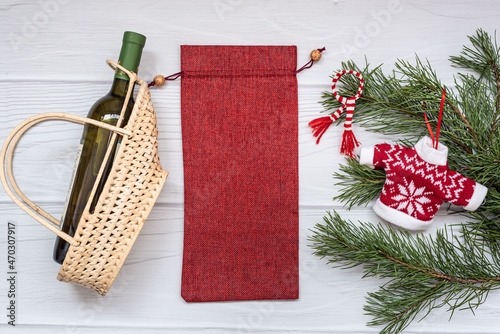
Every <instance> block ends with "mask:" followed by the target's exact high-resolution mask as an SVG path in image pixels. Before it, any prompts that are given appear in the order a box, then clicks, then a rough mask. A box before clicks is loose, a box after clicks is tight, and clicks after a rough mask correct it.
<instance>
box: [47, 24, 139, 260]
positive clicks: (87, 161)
mask: <svg viewBox="0 0 500 334" xmlns="http://www.w3.org/2000/svg"><path fill="white" fill-rule="evenodd" d="M145 43H146V37H145V36H143V35H141V34H138V33H134V32H131V31H126V32H125V33H124V35H123V44H122V48H121V51H120V58H119V61H118V63H119V64H120V65H121V66H123V67H124V68H126V69H127V70H129V71H132V72H135V73H137V71H138V69H139V63H140V60H141V55H142V49H143V47H144V45H145ZM129 83H130V80H129V77H128V76H127V74H126V73H124V72H123V71H121V70H119V69H117V70H116V73H115V77H114V80H113V85H112V86H111V90H110V91H109V93H108V94H106V95H105V96H103V97H102V98H101V99H99V100H98V101H97V102H96V103H94V105H93V106H92V107H91V108H90V111H89V113H88V115H87V117H89V118H92V119H96V120H99V121H101V122H105V123H108V124H112V125H116V124H117V121H118V119H119V117H120V113H121V110H122V107H123V104H124V103H125V98H126V96H127V92H128V90H129ZM131 89H133V88H131ZM132 93H133V92H132ZM133 106H134V99H133V96H132V95H131V98H130V100H129V102H128V104H127V107H126V109H125V113H124V116H123V121H122V122H121V124H120V126H122V127H123V126H125V124H127V121H128V119H129V117H130V114H131V112H132V108H133ZM112 134H113V132H112V131H109V130H105V129H103V128H100V127H97V126H95V125H90V124H87V125H85V127H84V130H83V135H82V139H81V141H80V146H79V150H78V155H77V160H76V162H75V168H74V170H73V175H72V178H71V182H70V188H69V190H68V195H67V199H66V204H65V206H64V210H63V214H62V218H61V230H62V231H63V232H66V233H67V234H69V235H70V236H73V235H74V234H75V231H76V228H77V226H78V223H79V221H80V218H81V216H82V213H83V210H84V208H85V206H86V205H87V202H88V201H89V200H90V199H89V196H90V193H91V191H92V188H93V186H94V183H95V180H96V178H97V175H98V173H99V170H100V168H101V165H102V164H103V163H106V166H105V169H104V173H103V176H102V178H101V180H100V182H99V185H98V188H97V191H96V194H95V196H94V197H93V198H92V203H91V206H90V212H93V210H94V208H95V205H96V203H97V199H98V197H99V194H100V193H101V191H102V188H103V187H104V184H105V182H106V179H107V176H108V175H109V172H110V169H111V166H112V164H113V157H114V154H113V153H116V151H117V149H118V145H119V140H118V141H116V142H115V143H114V145H113V146H114V147H113V151H112V152H111V155H110V159H108V161H107V162H104V156H105V154H106V150H107V149H108V146H109V145H110V141H111V137H112ZM68 248H69V244H68V243H67V242H66V241H64V240H63V239H61V238H59V237H57V239H56V243H55V245H54V260H55V261H56V262H58V263H61V264H62V263H63V261H64V258H65V257H66V253H67V251H68Z"/></svg>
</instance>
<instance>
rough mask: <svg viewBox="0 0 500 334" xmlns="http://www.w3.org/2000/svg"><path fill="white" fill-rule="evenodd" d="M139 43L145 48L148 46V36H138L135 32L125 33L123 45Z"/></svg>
mask: <svg viewBox="0 0 500 334" xmlns="http://www.w3.org/2000/svg"><path fill="white" fill-rule="evenodd" d="M127 42H129V43H137V44H139V45H140V46H142V47H144V45H145V44H146V36H144V35H141V34H138V33H136V32H133V31H125V32H124V33H123V43H127Z"/></svg>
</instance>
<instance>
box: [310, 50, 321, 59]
mask: <svg viewBox="0 0 500 334" xmlns="http://www.w3.org/2000/svg"><path fill="white" fill-rule="evenodd" d="M311 59H312V60H313V61H318V60H320V59H321V52H319V50H317V49H316V50H312V51H311Z"/></svg>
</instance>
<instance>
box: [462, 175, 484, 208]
mask: <svg viewBox="0 0 500 334" xmlns="http://www.w3.org/2000/svg"><path fill="white" fill-rule="evenodd" d="M487 193H488V188H486V187H485V186H483V185H482V184H479V183H477V182H476V185H475V187H474V193H472V197H471V198H470V200H469V204H467V205H466V206H465V207H464V209H465V210H468V211H474V210H476V209H477V208H479V206H480V205H481V204H482V203H483V200H484V198H485V197H486V194H487Z"/></svg>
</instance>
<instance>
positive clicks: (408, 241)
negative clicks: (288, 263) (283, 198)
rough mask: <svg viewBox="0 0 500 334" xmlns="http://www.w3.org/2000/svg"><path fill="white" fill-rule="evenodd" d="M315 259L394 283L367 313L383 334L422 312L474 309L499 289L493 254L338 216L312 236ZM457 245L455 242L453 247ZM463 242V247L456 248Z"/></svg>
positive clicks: (466, 241)
mask: <svg viewBox="0 0 500 334" xmlns="http://www.w3.org/2000/svg"><path fill="white" fill-rule="evenodd" d="M313 233H314V234H313V235H312V237H310V238H309V240H310V241H312V242H313V244H312V245H311V247H312V248H313V249H315V252H314V254H315V255H317V256H320V257H321V258H328V263H329V264H332V265H334V267H339V268H344V269H346V268H352V267H355V266H363V270H364V273H365V275H364V277H370V276H379V277H382V278H390V279H391V280H390V281H389V282H388V283H386V284H385V285H384V286H382V287H381V288H380V290H379V291H377V292H374V293H370V294H369V296H368V298H367V305H366V306H365V311H366V312H367V313H368V314H369V315H371V316H372V317H373V320H372V321H371V322H370V323H369V325H372V326H379V325H385V328H384V329H383V330H382V331H381V333H398V332H400V331H402V330H403V329H404V328H406V327H407V326H408V325H409V324H410V323H411V321H412V320H413V319H415V317H416V316H417V315H418V314H419V313H421V312H423V311H427V312H424V315H423V316H422V318H424V317H425V316H426V315H427V313H428V312H430V311H431V310H432V309H435V308H440V307H443V306H447V307H448V310H449V311H454V310H458V309H461V308H462V307H464V306H465V307H466V308H470V309H475V308H477V307H478V306H479V305H481V304H482V303H483V302H484V301H485V298H484V297H485V294H487V293H488V291H490V290H492V289H498V288H500V266H499V264H498V263H499V262H495V263H493V262H489V261H488V257H489V252H490V250H489V249H488V248H486V247H483V248H482V249H480V250H478V249H476V248H474V247H472V248H471V246H473V245H474V243H475V240H473V239H470V238H467V237H464V238H462V239H460V240H459V238H458V237H456V236H455V235H453V234H452V233H451V232H448V231H446V230H444V231H438V232H437V233H436V236H435V237H434V238H432V237H423V236H420V235H417V236H415V237H414V236H412V235H411V234H409V233H408V232H402V231H396V230H393V229H385V228H383V227H382V226H381V225H380V224H379V225H377V226H374V225H372V224H366V223H359V226H358V225H355V224H353V223H352V222H350V221H346V220H344V219H342V218H341V217H340V215H339V214H338V213H337V212H334V213H333V214H332V213H330V212H329V213H328V215H327V216H326V217H325V218H324V224H317V225H316V226H315V229H314V230H313ZM453 241H455V242H453ZM458 241H460V242H458Z"/></svg>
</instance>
